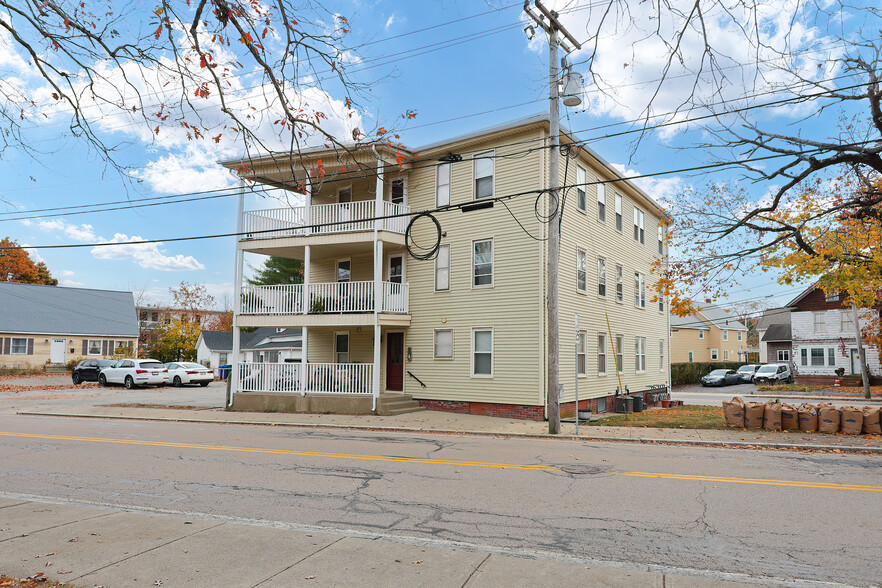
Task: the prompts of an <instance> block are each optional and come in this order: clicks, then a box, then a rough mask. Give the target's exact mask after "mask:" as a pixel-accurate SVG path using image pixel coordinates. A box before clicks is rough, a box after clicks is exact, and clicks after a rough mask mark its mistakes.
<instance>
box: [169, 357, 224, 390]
mask: <svg viewBox="0 0 882 588" xmlns="http://www.w3.org/2000/svg"><path fill="white" fill-rule="evenodd" d="M165 367H166V369H168V374H166V380H165V381H166V382H167V383H169V384H171V385H173V386H183V385H184V384H199V385H201V386H208V384H209V382H211V381H213V380H214V374H213V373H212V371H211V370H210V369H208V368H207V367H205V366H204V365H201V364H198V363H190V362H173V363H167V364H165Z"/></svg>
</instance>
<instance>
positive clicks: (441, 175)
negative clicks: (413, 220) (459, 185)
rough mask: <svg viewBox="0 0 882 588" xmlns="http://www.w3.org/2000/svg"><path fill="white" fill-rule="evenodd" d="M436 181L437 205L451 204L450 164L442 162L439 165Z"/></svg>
mask: <svg viewBox="0 0 882 588" xmlns="http://www.w3.org/2000/svg"><path fill="white" fill-rule="evenodd" d="M437 174H438V175H437V178H436V183H435V205H436V206H447V205H448V204H450V164H449V163H442V164H441V165H439V166H438V171H437Z"/></svg>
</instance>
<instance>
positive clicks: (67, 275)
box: [59, 270, 74, 278]
mask: <svg viewBox="0 0 882 588" xmlns="http://www.w3.org/2000/svg"><path fill="white" fill-rule="evenodd" d="M59 273H60V274H61V275H62V276H64V277H65V278H71V277H73V275H74V272H72V271H70V270H61V271H60V272H59Z"/></svg>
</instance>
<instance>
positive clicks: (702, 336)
mask: <svg viewBox="0 0 882 588" xmlns="http://www.w3.org/2000/svg"><path fill="white" fill-rule="evenodd" d="M698 338H699V339H704V331H703V330H702V329H698Z"/></svg>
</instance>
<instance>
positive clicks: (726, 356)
mask: <svg viewBox="0 0 882 588" xmlns="http://www.w3.org/2000/svg"><path fill="white" fill-rule="evenodd" d="M723 361H729V350H728V349H723Z"/></svg>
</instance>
